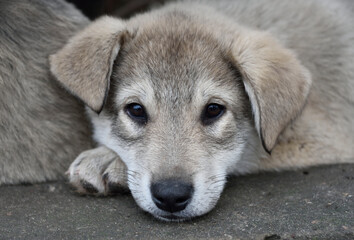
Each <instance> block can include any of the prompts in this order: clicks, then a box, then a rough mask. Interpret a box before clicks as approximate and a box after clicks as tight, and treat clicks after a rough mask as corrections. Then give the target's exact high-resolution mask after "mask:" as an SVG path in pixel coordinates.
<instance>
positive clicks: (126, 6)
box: [66, 0, 166, 20]
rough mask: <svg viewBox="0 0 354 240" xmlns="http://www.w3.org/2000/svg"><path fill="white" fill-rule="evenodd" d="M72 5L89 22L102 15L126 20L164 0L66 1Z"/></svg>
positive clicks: (164, 0)
mask: <svg viewBox="0 0 354 240" xmlns="http://www.w3.org/2000/svg"><path fill="white" fill-rule="evenodd" d="M66 1H68V2H71V3H73V4H74V5H75V6H76V7H77V8H78V9H80V10H81V11H82V13H83V14H85V15H86V16H87V17H88V18H90V19H91V20H93V19H95V18H97V17H100V16H102V15H114V16H118V17H121V18H128V17H130V16H132V15H134V14H135V13H139V12H142V11H144V10H146V9H149V8H150V7H152V6H158V5H160V4H162V3H164V2H166V0H66Z"/></svg>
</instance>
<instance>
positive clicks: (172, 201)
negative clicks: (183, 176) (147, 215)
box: [151, 180, 193, 213]
mask: <svg viewBox="0 0 354 240" xmlns="http://www.w3.org/2000/svg"><path fill="white" fill-rule="evenodd" d="M192 194H193V186H192V185H191V184H186V183H184V182H181V181H178V180H163V181H159V182H156V183H154V184H152V185H151V195H152V200H153V202H154V203H155V205H156V206H157V207H158V208H160V209H162V210H164V211H168V212H171V213H173V212H178V211H182V210H183V209H185V208H186V207H187V205H188V204H189V202H190V200H191V198H192Z"/></svg>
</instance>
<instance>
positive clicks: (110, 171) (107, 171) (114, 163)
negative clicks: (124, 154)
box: [67, 147, 129, 196]
mask: <svg viewBox="0 0 354 240" xmlns="http://www.w3.org/2000/svg"><path fill="white" fill-rule="evenodd" d="M67 173H68V175H69V181H70V183H71V184H72V185H73V186H74V187H75V188H76V190H77V191H78V192H79V193H81V194H90V195H97V196H100V195H101V196H106V195H111V194H115V193H120V192H127V191H129V190H128V186H127V176H126V166H125V164H124V163H123V162H122V161H121V160H120V158H119V156H118V155H117V154H116V153H115V152H113V151H112V150H110V149H108V148H106V147H98V148H95V149H91V150H88V151H85V152H82V153H81V154H80V155H79V156H78V157H77V158H76V159H75V161H74V162H73V163H72V164H71V165H70V168H69V170H68V172H67Z"/></svg>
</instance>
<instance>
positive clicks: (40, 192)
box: [0, 164, 354, 240]
mask: <svg viewBox="0 0 354 240" xmlns="http://www.w3.org/2000/svg"><path fill="white" fill-rule="evenodd" d="M199 238H201V239H267V240H274V239H354V164H353V165H339V166H324V167H318V168H311V169H308V170H306V171H304V170H302V171H296V172H283V173H265V174H259V175H250V176H245V177H237V178H233V179H230V181H229V183H228V185H227V187H226V189H225V191H224V193H223V195H222V197H221V199H220V201H219V203H218V205H217V207H216V208H215V209H214V210H213V211H212V212H210V213H209V214H207V215H205V216H203V217H201V218H198V219H195V220H193V221H190V222H184V223H165V222H160V221H158V220H155V219H154V218H153V217H151V216H150V215H149V214H147V213H144V212H143V211H142V210H140V209H139V208H138V206H137V205H136V204H135V202H134V200H133V199H132V197H131V196H130V195H129V194H126V195H120V196H116V197H109V198H95V197H83V196H80V195H78V194H76V193H74V192H73V191H72V190H71V188H70V187H69V186H68V185H67V183H63V182H59V183H48V184H38V185H27V186H3V187H0V239H2V240H3V239H51V240H53V239H199Z"/></svg>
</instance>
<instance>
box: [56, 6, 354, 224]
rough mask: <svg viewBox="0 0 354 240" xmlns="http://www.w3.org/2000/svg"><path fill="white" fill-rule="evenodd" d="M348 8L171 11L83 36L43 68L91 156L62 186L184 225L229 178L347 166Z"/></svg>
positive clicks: (351, 33) (352, 31) (353, 101)
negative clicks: (130, 203)
mask: <svg viewBox="0 0 354 240" xmlns="http://www.w3.org/2000/svg"><path fill="white" fill-rule="evenodd" d="M345 4H346V3H345V2H337V3H334V2H333V1H322V0H321V1H316V0H311V1H308V0H306V1H305V0H299V1H291V2H289V1H282V0H272V1H269V0H254V1H248V0H247V1H246V0H238V1H230V0H222V1H191V2H188V1H182V2H178V3H172V4H169V5H166V6H164V7H162V8H160V9H156V10H153V11H150V12H148V13H145V14H141V15H137V16H135V17H133V18H131V19H129V20H127V21H123V20H120V19H115V18H111V17H103V18H101V19H99V20H97V21H96V22H94V23H92V24H91V25H90V26H88V27H87V28H86V29H84V30H83V31H82V32H80V33H79V34H77V35H76V36H74V37H73V38H72V39H71V40H70V41H69V42H68V43H67V45H66V46H65V47H64V48H63V49H62V50H60V51H59V52H58V53H57V54H55V55H53V56H51V58H50V62H51V70H52V72H53V73H54V75H55V76H56V77H57V79H58V80H59V82H60V83H61V84H62V85H63V86H65V88H66V89H68V90H69V91H70V92H71V93H72V94H73V95H75V96H77V97H78V98H79V99H81V100H82V101H83V102H84V103H85V104H86V105H87V106H88V110H87V111H88V115H89V116H90V119H91V121H92V124H93V126H94V139H95V140H96V141H97V142H98V143H99V144H100V146H99V147H98V148H96V149H92V150H89V151H86V152H83V153H82V154H81V155H79V156H78V158H77V159H76V160H75V161H74V162H73V163H72V165H71V167H70V169H69V175H70V181H71V183H72V184H73V185H74V186H76V187H77V188H78V190H79V191H81V192H89V193H96V194H98V195H100V194H102V195H106V194H109V193H111V192H112V191H114V190H116V189H117V187H129V189H130V191H131V193H132V195H133V197H134V198H135V200H136V202H137V204H138V205H139V206H140V207H141V208H142V209H144V210H145V211H147V212H149V213H151V214H152V215H154V216H155V217H157V218H159V219H163V220H175V221H181V220H185V219H190V218H192V217H195V216H199V215H202V214H205V213H207V212H208V211H210V210H211V209H212V208H213V207H214V206H215V204H216V202H217V200H218V198H219V196H220V194H221V192H222V190H223V187H224V185H225V182H226V176H227V175H229V174H246V173H253V172H258V171H263V170H281V169H295V168H299V167H307V166H311V165H315V164H329V163H344V162H353V160H354V151H353V145H354V137H353V136H354V98H353V96H354V66H353V62H354V27H353V22H354V19H353V17H352V13H350V12H349V10H347V9H349V5H348V7H347V6H346V5H345ZM348 4H349V2H348Z"/></svg>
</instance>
